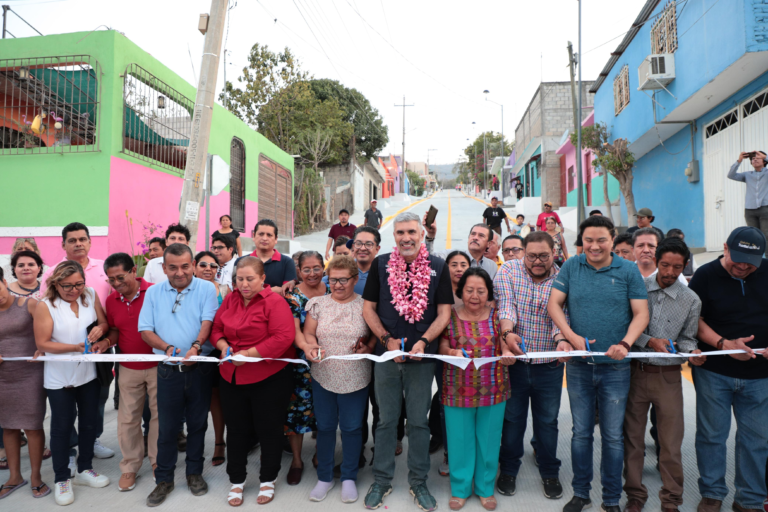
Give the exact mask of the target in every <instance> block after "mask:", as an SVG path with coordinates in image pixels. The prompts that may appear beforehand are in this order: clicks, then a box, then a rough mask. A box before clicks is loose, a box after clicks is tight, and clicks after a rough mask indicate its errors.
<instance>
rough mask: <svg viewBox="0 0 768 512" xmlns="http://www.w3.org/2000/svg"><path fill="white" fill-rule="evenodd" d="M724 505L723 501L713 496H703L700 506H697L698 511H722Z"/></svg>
mask: <svg viewBox="0 0 768 512" xmlns="http://www.w3.org/2000/svg"><path fill="white" fill-rule="evenodd" d="M722 506H723V502H722V501H720V500H715V499H712V498H701V501H700V502H699V506H698V507H696V512H720V507H722Z"/></svg>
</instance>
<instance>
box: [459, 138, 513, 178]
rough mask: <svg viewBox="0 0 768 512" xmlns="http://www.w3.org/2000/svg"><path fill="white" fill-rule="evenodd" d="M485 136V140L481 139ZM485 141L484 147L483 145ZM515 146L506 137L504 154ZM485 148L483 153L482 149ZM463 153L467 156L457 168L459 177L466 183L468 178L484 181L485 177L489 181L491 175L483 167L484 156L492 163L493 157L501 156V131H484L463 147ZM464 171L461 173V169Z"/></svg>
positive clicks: (508, 152)
mask: <svg viewBox="0 0 768 512" xmlns="http://www.w3.org/2000/svg"><path fill="white" fill-rule="evenodd" d="M483 136H485V140H483ZM483 142H485V148H484V147H483V146H484V145H483ZM514 147H515V143H514V141H513V142H512V143H511V144H510V143H509V142H508V141H507V139H506V138H505V139H504V154H505V155H509V154H510V153H511V152H512V150H513V149H514ZM484 150H485V154H484V153H483V151H484ZM464 154H465V155H466V157H467V162H466V165H464V166H463V167H462V168H460V169H457V173H459V177H460V178H464V179H466V181H464V183H468V182H469V181H470V180H475V182H477V183H484V182H485V179H486V178H487V179H488V182H489V183H490V180H491V176H490V174H488V169H483V167H484V165H483V164H484V158H483V156H484V155H485V162H487V163H489V164H490V163H492V162H493V159H494V158H496V157H497V156H501V133H497V132H484V133H481V134H480V135H478V136H477V138H476V139H475V140H474V142H472V143H471V144H470V145H469V146H467V147H466V148H464ZM462 170H463V171H465V172H464V174H463V175H462V174H461V171H462Z"/></svg>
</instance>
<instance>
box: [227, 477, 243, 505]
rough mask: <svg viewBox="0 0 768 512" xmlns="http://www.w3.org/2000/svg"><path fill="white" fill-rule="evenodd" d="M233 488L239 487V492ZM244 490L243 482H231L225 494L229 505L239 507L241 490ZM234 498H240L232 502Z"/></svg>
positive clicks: (241, 501)
mask: <svg viewBox="0 0 768 512" xmlns="http://www.w3.org/2000/svg"><path fill="white" fill-rule="evenodd" d="M235 489H240V492H237V491H235ZM244 490H245V482H243V483H241V484H232V487H231V488H230V490H229V494H228V495H227V503H229V506H230V507H239V506H240V505H242V504H243V491H244ZM234 500H240V503H238V504H234V503H232V502H233V501H234Z"/></svg>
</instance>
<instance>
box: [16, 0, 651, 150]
mask: <svg viewBox="0 0 768 512" xmlns="http://www.w3.org/2000/svg"><path fill="white" fill-rule="evenodd" d="M229 2H230V10H229V16H228V29H227V30H225V34H226V48H227V50H228V54H227V66H226V73H227V79H228V80H229V81H230V82H233V83H234V84H235V85H237V83H236V78H237V76H239V75H240V74H241V71H242V68H243V67H244V66H245V65H246V63H247V56H248V53H249V51H250V49H251V47H252V46H253V45H254V44H255V43H259V44H261V45H267V46H268V47H269V48H270V49H271V50H272V51H275V52H277V51H281V50H282V49H283V48H285V47H289V48H290V49H291V51H292V52H293V53H294V54H295V55H296V56H297V57H298V59H299V61H300V63H301V67H302V69H303V70H306V71H309V72H310V73H311V74H312V75H313V76H314V77H315V78H330V79H334V80H339V81H340V82H341V83H343V84H344V85H345V86H347V87H352V88H355V89H357V90H359V91H360V92H362V93H363V94H364V95H365V96H366V97H367V98H368V100H369V101H370V102H371V104H372V105H373V106H374V107H375V108H377V109H378V110H379V112H380V113H381V115H382V117H383V118H384V122H385V124H386V125H387V126H388V128H389V144H388V145H387V147H386V148H384V150H383V151H382V153H384V154H388V153H394V154H400V153H401V151H402V142H403V108H402V107H396V106H395V105H402V104H403V96H405V101H406V104H409V105H410V104H412V105H414V106H413V107H407V108H406V109H405V116H406V119H405V131H406V134H405V156H406V159H407V160H409V161H427V160H428V159H429V162H430V163H431V164H447V163H453V162H455V161H457V159H458V158H459V156H460V155H462V152H463V148H465V147H466V146H467V145H469V141H468V140H467V139H470V140H473V139H474V138H475V137H476V136H477V135H478V134H479V133H482V132H483V131H491V130H492V131H495V132H498V131H501V128H502V109H501V107H500V106H499V105H496V104H494V103H491V101H494V102H496V103H498V104H501V105H504V116H503V128H504V135H505V138H506V139H507V140H508V141H511V140H513V139H514V130H515V127H516V126H517V124H518V122H519V121H520V118H521V116H522V115H523V113H524V112H525V109H526V108H527V106H528V103H529V102H530V101H531V98H532V97H533V94H534V93H535V91H536V88H537V87H538V84H539V83H540V82H541V81H542V80H543V81H568V80H569V79H570V78H569V72H568V52H567V48H566V47H567V44H568V41H569V40H570V41H572V42H573V44H574V51H578V50H577V48H578V3H579V2H578V1H577V0H536V1H523V0H474V1H473V2H466V1H459V0H443V1H439V2H438V1H425V0H237V2H235V0H229ZM2 3H3V4H8V5H10V6H11V8H12V9H13V10H14V11H15V12H17V13H18V14H19V15H20V16H21V17H22V18H24V19H25V20H26V21H28V22H29V23H30V24H32V25H33V26H34V27H35V28H36V29H37V30H39V31H40V32H42V33H43V34H45V35H48V34H58V33H66V32H80V31H91V30H94V29H96V30H105V27H109V28H111V29H113V30H118V31H120V32H123V33H124V34H125V35H126V36H127V37H128V38H129V39H130V40H132V41H133V42H135V43H136V44H137V45H138V46H140V47H141V48H143V49H144V50H145V51H147V52H148V53H151V54H152V55H153V56H155V57H156V58H157V59H159V60H160V61H161V62H163V63H164V64H166V65H167V66H168V67H170V68H171V69H172V70H173V71H175V72H176V73H178V74H179V75H180V76H181V77H183V78H184V79H186V80H187V81H189V82H190V83H192V84H194V85H196V75H195V72H194V71H193V68H194V70H196V71H197V72H199V71H200V60H201V55H202V50H203V42H204V36H203V35H201V34H200V32H198V30H197V23H198V18H199V15H200V13H205V12H209V11H210V7H211V2H210V0H152V1H150V0H132V1H130V2H122V1H117V0H4V1H3V2H2ZM582 3H583V5H582V49H583V51H582V53H583V59H582V66H583V69H582V79H583V80H585V81H586V80H594V79H595V78H596V77H597V75H598V74H599V72H600V71H601V70H602V68H603V67H604V66H605V63H606V62H607V61H608V58H609V57H610V52H612V51H613V50H614V49H615V48H616V47H617V46H618V44H619V43H620V42H621V39H622V37H621V36H623V34H624V33H625V32H626V31H627V30H629V28H630V26H631V24H632V22H633V21H634V19H635V18H636V17H637V14H638V13H639V11H640V9H641V7H642V6H643V5H644V4H645V0H583V2H582ZM275 20H277V21H275ZM8 30H10V31H11V32H12V33H13V34H14V35H15V36H16V37H30V36H34V35H36V33H35V32H34V31H32V29H30V28H29V27H27V26H26V25H25V24H24V23H23V22H22V21H21V20H19V19H18V18H17V17H15V16H14V15H13V14H9V18H8ZM223 75H224V63H223V62H221V63H220V72H219V78H218V81H217V88H218V89H221V88H222V84H223V83H224V79H223ZM484 90H488V91H489V94H488V95H487V100H488V101H486V95H484V94H483V91H484ZM473 122H474V123H475V124H474V125H473Z"/></svg>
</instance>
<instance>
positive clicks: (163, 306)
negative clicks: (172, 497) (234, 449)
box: [139, 244, 218, 507]
mask: <svg viewBox="0 0 768 512" xmlns="http://www.w3.org/2000/svg"><path fill="white" fill-rule="evenodd" d="M163 258H164V260H163V270H164V272H165V274H166V275H167V276H168V280H167V281H165V282H163V283H160V284H158V285H157V286H152V287H151V288H149V289H148V290H147V292H146V295H145V298H144V304H143V306H142V308H141V314H140V315H139V331H140V332H141V337H142V339H143V340H144V341H145V342H146V343H147V344H148V345H150V346H151V347H152V348H153V349H154V351H155V353H156V354H164V355H167V356H172V355H182V354H183V355H184V357H186V358H189V357H191V356H197V355H200V354H201V352H202V345H203V344H204V343H205V342H206V341H207V340H208V337H209V336H210V333H211V326H212V325H213V318H214V316H215V315H216V309H217V308H218V301H217V300H216V288H215V287H214V286H213V284H212V283H209V282H207V281H203V280H202V279H196V278H195V277H194V269H195V262H194V260H193V259H192V250H191V249H190V248H189V247H188V246H186V245H184V244H173V245H170V246H168V248H167V249H165V253H164V254H163ZM202 364H210V363H193V362H191V361H186V362H184V363H183V364H182V365H178V364H165V363H161V364H159V365H157V408H158V412H159V423H160V434H159V438H158V441H157V449H158V450H157V451H158V453H157V468H156V469H155V481H156V482H157V486H156V487H155V489H154V490H153V491H152V493H151V494H150V495H149V496H148V497H147V506H149V507H156V506H158V505H160V504H161V503H163V502H164V501H165V499H166V498H167V497H168V494H170V493H171V491H173V488H174V483H173V473H174V469H175V468H176V460H177V457H178V450H177V446H176V437H177V434H178V432H179V429H180V427H181V422H182V419H183V417H184V413H185V411H186V421H187V458H186V463H187V485H188V486H189V490H190V491H191V492H192V494H193V495H195V496H202V495H203V494H205V493H206V492H208V484H206V483H205V480H204V479H203V461H204V460H205V459H204V457H203V450H204V448H205V431H206V430H207V428H208V409H209V407H210V404H211V384H210V379H209V377H208V376H207V373H208V370H210V369H209V368H206V369H205V370H206V371H203V369H202V368H201V365H202ZM212 366H214V367H215V365H212Z"/></svg>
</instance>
